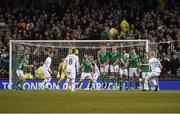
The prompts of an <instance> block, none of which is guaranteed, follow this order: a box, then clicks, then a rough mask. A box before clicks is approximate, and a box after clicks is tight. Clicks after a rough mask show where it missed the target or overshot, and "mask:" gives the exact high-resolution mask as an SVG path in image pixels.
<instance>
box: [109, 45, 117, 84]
mask: <svg viewBox="0 0 180 114" xmlns="http://www.w3.org/2000/svg"><path fill="white" fill-rule="evenodd" d="M118 62H119V52H118V51H117V46H116V45H113V46H112V50H111V51H110V52H109V65H110V76H109V78H110V79H113V86H114V87H115V80H116V78H117V76H118V74H119V73H118V72H119V65H118Z"/></svg>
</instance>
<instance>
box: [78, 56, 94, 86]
mask: <svg viewBox="0 0 180 114" xmlns="http://www.w3.org/2000/svg"><path fill="white" fill-rule="evenodd" d="M80 68H81V71H82V73H81V78H80V82H79V84H78V88H79V87H80V85H81V83H82V82H83V80H84V79H89V81H90V87H89V88H91V87H92V82H93V81H92V75H91V71H92V61H91V60H90V59H89V56H88V55H87V54H85V55H84V60H83V61H82V63H81V65H80ZM87 89H88V88H87Z"/></svg>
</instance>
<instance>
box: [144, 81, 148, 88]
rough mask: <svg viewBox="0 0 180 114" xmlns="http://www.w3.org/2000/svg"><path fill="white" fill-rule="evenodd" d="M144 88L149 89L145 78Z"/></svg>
mask: <svg viewBox="0 0 180 114" xmlns="http://www.w3.org/2000/svg"><path fill="white" fill-rule="evenodd" d="M144 89H145V90H149V86H148V80H147V79H145V81H144Z"/></svg>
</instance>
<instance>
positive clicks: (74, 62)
mask: <svg viewBox="0 0 180 114" xmlns="http://www.w3.org/2000/svg"><path fill="white" fill-rule="evenodd" d="M65 64H66V65H67V71H73V72H76V71H77V72H78V68H79V58H78V56H76V55H74V54H71V55H68V56H67V57H66V58H65V60H64V63H63V69H64V67H65V66H64V65H65Z"/></svg>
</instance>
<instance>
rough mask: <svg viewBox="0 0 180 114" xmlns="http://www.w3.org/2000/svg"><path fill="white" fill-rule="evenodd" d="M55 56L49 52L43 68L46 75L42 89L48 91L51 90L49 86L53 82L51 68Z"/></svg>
mask: <svg viewBox="0 0 180 114" xmlns="http://www.w3.org/2000/svg"><path fill="white" fill-rule="evenodd" d="M53 56H54V53H52V52H49V53H48V57H47V58H46V60H45V62H44V64H43V66H42V71H43V74H44V81H43V82H42V85H41V88H42V87H43V86H44V87H45V88H46V89H49V88H48V84H49V83H50V81H51V74H52V72H51V68H50V66H51V63H52V57H53Z"/></svg>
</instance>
